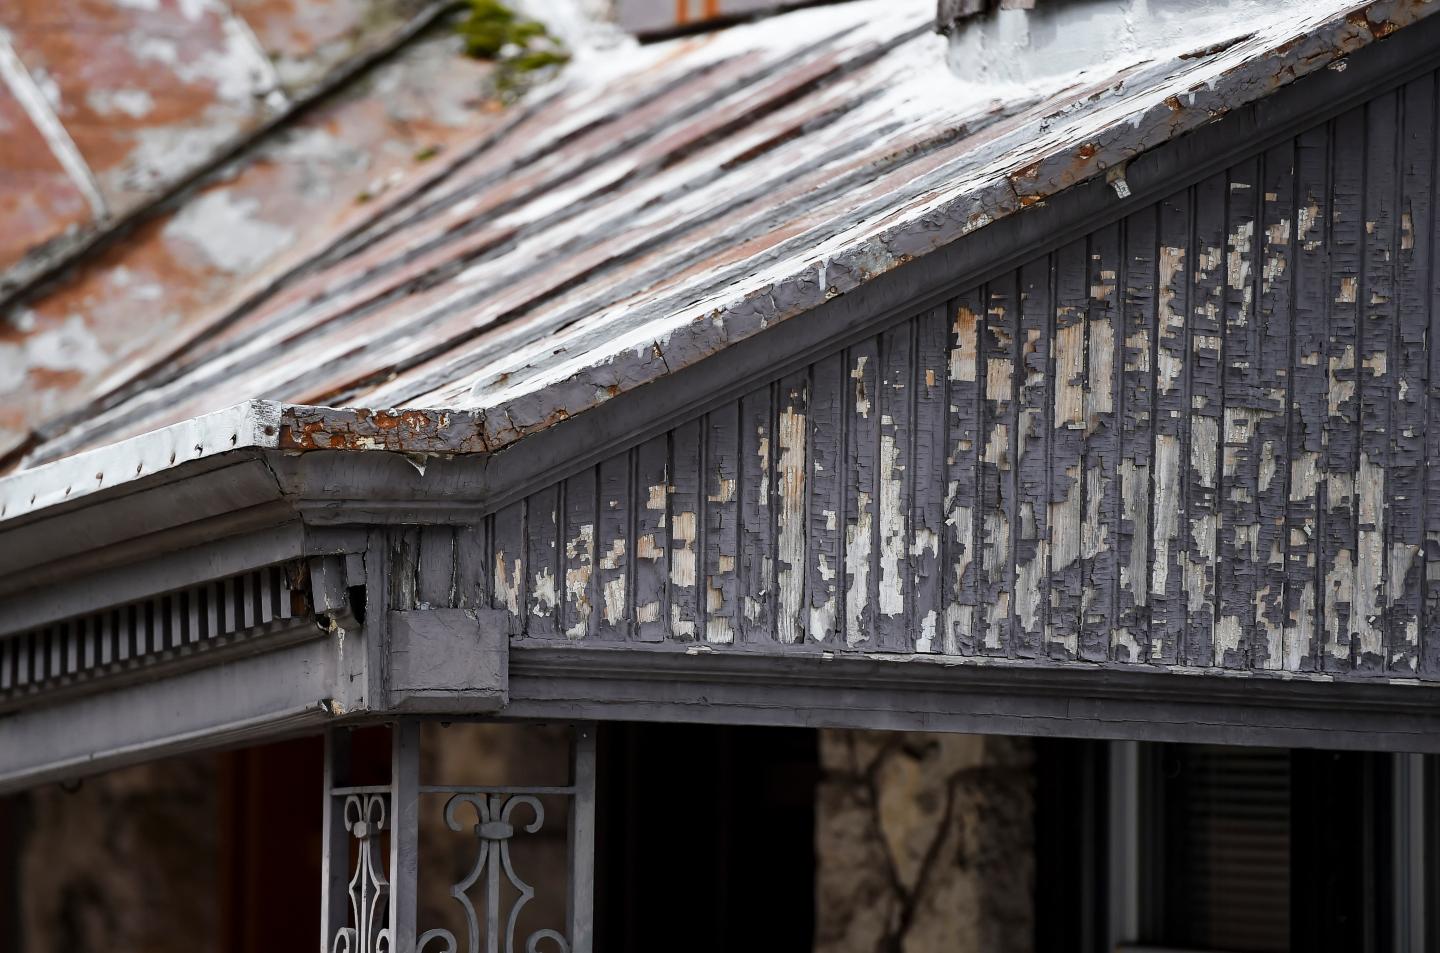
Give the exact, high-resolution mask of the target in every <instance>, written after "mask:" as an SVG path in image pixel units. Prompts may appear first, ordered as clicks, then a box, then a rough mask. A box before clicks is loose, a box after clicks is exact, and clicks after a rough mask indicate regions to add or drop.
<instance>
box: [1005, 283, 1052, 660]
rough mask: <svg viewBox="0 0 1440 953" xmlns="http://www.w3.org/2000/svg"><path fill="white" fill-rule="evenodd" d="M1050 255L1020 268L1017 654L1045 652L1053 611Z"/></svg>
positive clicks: (1017, 445) (1016, 412) (1017, 416)
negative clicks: (1044, 647) (1051, 580)
mask: <svg viewBox="0 0 1440 953" xmlns="http://www.w3.org/2000/svg"><path fill="white" fill-rule="evenodd" d="M1052 280H1053V276H1052V274H1051V259H1050V256H1048V255H1047V256H1045V257H1043V258H1038V259H1036V260H1034V261H1032V262H1029V263H1027V264H1026V265H1024V266H1022V267H1021V269H1020V368H1019V373H1020V385H1019V386H1020V392H1019V399H1018V401H1017V403H1016V408H1015V429H1016V431H1017V435H1016V444H1015V447H1016V456H1015V475H1016V480H1015V487H1016V503H1017V508H1018V510H1017V511H1018V514H1019V518H1018V521H1017V523H1018V525H1017V526H1016V529H1015V533H1016V539H1015V619H1016V627H1015V654H1016V655H1019V656H1020V657H1022V658H1035V657H1037V656H1039V655H1041V654H1042V652H1043V646H1044V642H1045V623H1046V619H1047V618H1048V617H1049V612H1050V578H1049V573H1050V424H1049V418H1050V408H1051V404H1052V401H1053V395H1052V393H1051V379H1052V375H1051V358H1050V345H1051V339H1052V337H1053V330H1052V328H1051V326H1050V321H1051V317H1052V316H1053V313H1054V311H1053V308H1054V305H1053V303H1052V301H1051V300H1050V289H1051V282H1052Z"/></svg>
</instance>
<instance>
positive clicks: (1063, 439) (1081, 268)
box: [1045, 240, 1089, 658]
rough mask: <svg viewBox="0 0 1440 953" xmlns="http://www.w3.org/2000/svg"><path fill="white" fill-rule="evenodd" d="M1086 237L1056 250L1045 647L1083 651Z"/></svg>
mask: <svg viewBox="0 0 1440 953" xmlns="http://www.w3.org/2000/svg"><path fill="white" fill-rule="evenodd" d="M1087 245H1088V243H1087V242H1086V241H1084V240H1081V241H1076V242H1071V243H1070V244H1068V245H1066V246H1065V247H1063V248H1061V249H1060V250H1059V251H1057V252H1056V253H1055V340H1054V348H1055V370H1054V375H1055V381H1054V401H1053V405H1052V407H1053V410H1052V413H1053V416H1052V418H1051V437H1050V446H1051V449H1050V497H1049V501H1050V515H1049V525H1050V540H1051V542H1050V615H1049V619H1048V620H1047V625H1048V628H1047V630H1046V639H1045V641H1046V650H1047V652H1048V654H1049V655H1050V656H1051V657H1054V658H1077V657H1078V656H1079V654H1080V607H1081V601H1082V599H1083V596H1084V592H1083V587H1084V579H1083V577H1082V575H1081V571H1080V542H1081V540H1080V535H1081V527H1082V524H1083V523H1084V514H1085V361H1086V358H1087V356H1088V350H1087V348H1086V346H1085V312H1086V308H1087V305H1088V294H1089V289H1088V288H1087V287H1086V283H1087V278H1088V272H1089V261H1088V255H1089V249H1088V247H1087Z"/></svg>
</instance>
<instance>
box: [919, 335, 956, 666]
mask: <svg viewBox="0 0 1440 953" xmlns="http://www.w3.org/2000/svg"><path fill="white" fill-rule="evenodd" d="M948 317H949V316H948V315H947V314H946V309H945V308H943V307H936V308H931V309H930V310H928V311H926V312H925V313H924V314H921V315H919V316H918V317H917V318H916V319H915V378H914V388H915V421H914V427H913V434H914V437H913V444H914V449H913V453H912V455H911V474H912V475H911V481H912V486H913V488H914V489H913V491H912V495H911V529H910V552H909V557H910V560H909V572H910V579H911V603H910V605H911V629H912V631H913V632H914V633H915V651H917V652H938V651H941V650H942V648H943V646H942V644H941V639H940V638H939V637H938V633H939V631H940V618H941V614H942V612H943V608H944V606H943V601H944V579H943V571H942V568H941V566H942V564H941V561H940V541H941V539H942V538H943V537H944V535H945V512H944V504H945V489H944V487H945V477H946V468H945V452H946V450H945V447H946V424H947V419H948V413H947V410H946V406H945V375H946V365H947V363H948V359H949V355H948V346H947V340H946V338H947V334H948V331H949V321H948Z"/></svg>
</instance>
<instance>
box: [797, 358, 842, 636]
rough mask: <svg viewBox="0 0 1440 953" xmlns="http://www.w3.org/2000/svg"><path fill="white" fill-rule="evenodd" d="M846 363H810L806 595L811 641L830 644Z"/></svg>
mask: <svg viewBox="0 0 1440 953" xmlns="http://www.w3.org/2000/svg"><path fill="white" fill-rule="evenodd" d="M845 381H846V375H845V358H844V355H843V354H833V355H831V356H829V357H826V358H822V359H821V360H819V361H816V362H815V365H814V367H813V368H812V369H811V374H810V449H809V460H810V467H809V470H810V472H809V485H810V519H809V538H808V541H807V543H806V547H805V550H806V562H807V565H808V569H807V575H808V578H807V580H806V591H807V593H808V599H807V600H806V602H807V608H808V610H809V615H808V627H807V631H808V632H809V633H810V640H811V641H813V642H831V641H834V640H835V639H836V638H837V637H838V633H839V631H840V598H841V585H840V571H841V563H842V561H843V560H842V559H841V554H840V514H841V512H842V511H843V509H844V485H843V477H844V473H843V470H842V467H841V451H842V445H843V442H844V441H843V440H842V434H843V431H844V426H845V417H844V405H845Z"/></svg>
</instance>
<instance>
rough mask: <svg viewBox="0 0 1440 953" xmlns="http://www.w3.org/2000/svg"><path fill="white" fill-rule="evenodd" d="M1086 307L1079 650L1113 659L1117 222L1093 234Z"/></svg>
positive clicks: (1117, 572) (1099, 659)
mask: <svg viewBox="0 0 1440 953" xmlns="http://www.w3.org/2000/svg"><path fill="white" fill-rule="evenodd" d="M1088 277H1089V280H1088V286H1089V287H1088V300H1087V301H1086V314H1085V418H1084V420H1085V430H1084V433H1085V512H1084V516H1083V519H1082V521H1081V525H1080V578H1081V580H1082V585H1083V586H1084V594H1083V596H1082V597H1081V599H1080V657H1081V658H1084V659H1087V660H1089V661H1093V662H1103V661H1106V660H1107V659H1109V658H1110V638H1111V633H1112V631H1113V630H1114V628H1115V624H1116V607H1115V600H1116V595H1117V593H1116V587H1117V585H1118V584H1119V575H1120V566H1119V562H1118V560H1117V558H1116V557H1117V553H1116V548H1115V528H1116V526H1117V525H1118V521H1119V518H1120V481H1119V478H1118V470H1119V466H1120V434H1119V430H1118V429H1117V427H1116V425H1115V400H1116V391H1117V389H1118V387H1119V384H1118V382H1117V379H1116V373H1117V370H1118V368H1119V366H1120V365H1119V362H1118V361H1117V351H1116V348H1117V346H1118V341H1119V334H1117V333H1116V332H1117V328H1116V325H1117V324H1118V322H1119V320H1120V315H1119V309H1118V305H1119V282H1120V228H1119V226H1118V225H1107V226H1106V227H1104V228H1101V229H1098V230H1096V231H1095V232H1094V233H1093V234H1092V235H1091V236H1090V251H1089V276H1088Z"/></svg>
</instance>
